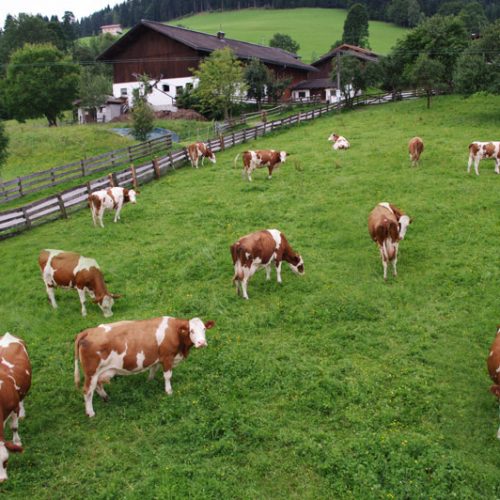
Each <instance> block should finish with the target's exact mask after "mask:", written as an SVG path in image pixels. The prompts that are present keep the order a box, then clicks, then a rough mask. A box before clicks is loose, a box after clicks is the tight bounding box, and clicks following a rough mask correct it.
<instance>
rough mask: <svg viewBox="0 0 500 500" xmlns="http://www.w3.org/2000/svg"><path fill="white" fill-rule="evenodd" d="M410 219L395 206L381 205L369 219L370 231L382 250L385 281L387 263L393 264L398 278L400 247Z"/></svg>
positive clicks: (373, 211)
mask: <svg viewBox="0 0 500 500" xmlns="http://www.w3.org/2000/svg"><path fill="white" fill-rule="evenodd" d="M410 223H411V219H410V217H408V215H406V214H405V213H404V212H403V211H402V210H400V209H399V208H398V207H396V206H395V205H392V204H390V203H387V202H383V203H379V204H378V205H377V206H376V207H375V208H374V209H373V210H372V211H371V212H370V215H369V217H368V231H369V233H370V236H371V237H372V240H373V241H375V242H376V243H377V245H378V248H379V250H380V257H381V258H382V266H383V267H384V279H385V280H386V279H387V263H388V262H392V269H393V274H394V276H397V274H398V272H397V263H398V247H399V242H400V241H401V240H402V239H404V237H405V234H406V230H407V229H408V225H409V224H410Z"/></svg>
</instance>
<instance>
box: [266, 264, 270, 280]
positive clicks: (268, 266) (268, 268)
mask: <svg viewBox="0 0 500 500" xmlns="http://www.w3.org/2000/svg"><path fill="white" fill-rule="evenodd" d="M270 279H271V264H268V265H267V266H266V280H267V281H269V280H270Z"/></svg>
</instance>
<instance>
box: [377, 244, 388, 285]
mask: <svg viewBox="0 0 500 500" xmlns="http://www.w3.org/2000/svg"><path fill="white" fill-rule="evenodd" d="M379 250H380V258H381V259H382V267H383V268H384V279H385V280H386V279H387V260H386V256H385V253H384V249H383V247H381V246H380V247H379Z"/></svg>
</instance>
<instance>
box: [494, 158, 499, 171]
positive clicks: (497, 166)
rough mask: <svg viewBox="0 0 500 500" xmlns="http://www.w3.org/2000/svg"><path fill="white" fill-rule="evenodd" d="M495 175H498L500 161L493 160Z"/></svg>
mask: <svg viewBox="0 0 500 500" xmlns="http://www.w3.org/2000/svg"><path fill="white" fill-rule="evenodd" d="M495 173H497V174H500V159H498V158H497V159H495Z"/></svg>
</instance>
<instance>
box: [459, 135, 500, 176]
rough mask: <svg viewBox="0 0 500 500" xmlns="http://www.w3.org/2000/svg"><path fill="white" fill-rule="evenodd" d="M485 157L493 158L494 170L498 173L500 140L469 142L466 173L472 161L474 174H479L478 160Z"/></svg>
mask: <svg viewBox="0 0 500 500" xmlns="http://www.w3.org/2000/svg"><path fill="white" fill-rule="evenodd" d="M485 159H491V160H495V172H496V173H497V174H500V142H473V143H471V144H469V164H468V165H467V173H469V172H470V167H471V165H472V162H474V170H475V171H476V175H479V161H480V160H485Z"/></svg>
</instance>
